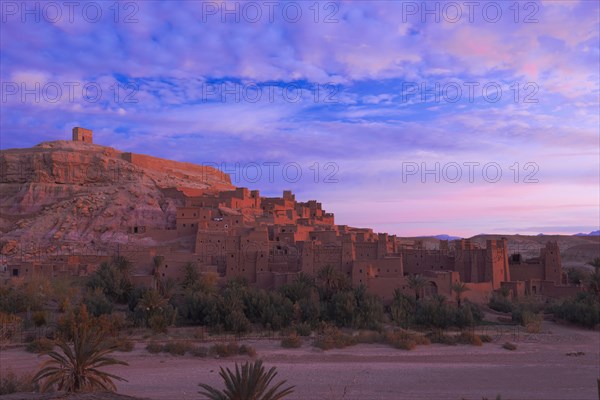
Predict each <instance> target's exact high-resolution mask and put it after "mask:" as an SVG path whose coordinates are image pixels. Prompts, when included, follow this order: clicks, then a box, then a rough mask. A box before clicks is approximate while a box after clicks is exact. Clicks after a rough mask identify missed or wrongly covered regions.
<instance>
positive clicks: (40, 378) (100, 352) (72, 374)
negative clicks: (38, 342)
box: [33, 305, 128, 392]
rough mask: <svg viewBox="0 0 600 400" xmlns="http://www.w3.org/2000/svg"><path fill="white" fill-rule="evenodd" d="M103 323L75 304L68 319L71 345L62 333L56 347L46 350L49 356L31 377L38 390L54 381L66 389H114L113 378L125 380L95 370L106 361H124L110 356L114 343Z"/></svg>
mask: <svg viewBox="0 0 600 400" xmlns="http://www.w3.org/2000/svg"><path fill="white" fill-rule="evenodd" d="M103 326H104V325H102V324H100V323H98V321H97V320H96V319H95V318H90V317H89V315H88V313H87V310H86V308H85V305H80V306H79V308H78V309H77V310H76V312H75V315H74V316H73V319H72V320H71V322H70V335H69V336H71V340H72V342H73V344H72V346H71V344H70V343H69V341H68V339H67V338H66V337H61V338H59V339H57V341H56V346H58V348H59V349H60V351H56V350H52V351H49V352H47V353H46V354H47V355H48V356H49V357H50V360H46V361H45V362H44V364H42V368H41V369H40V370H39V371H38V373H37V374H36V375H35V376H34V377H33V380H34V382H37V383H40V390H41V391H46V390H48V389H50V388H51V387H53V386H54V385H56V387H57V389H58V390H64V391H66V392H91V391H96V390H104V391H106V390H108V391H116V386H115V384H114V383H113V379H114V380H118V381H126V380H125V379H123V378H121V377H118V376H116V375H113V374H109V373H107V372H103V371H100V370H99V368H102V367H105V366H109V365H128V364H127V363H126V362H124V361H120V360H117V359H115V358H113V357H110V353H112V352H114V351H115V350H117V348H118V346H117V344H116V343H115V342H114V341H112V340H110V339H109V338H108V335H107V332H106V328H104V327H103Z"/></svg>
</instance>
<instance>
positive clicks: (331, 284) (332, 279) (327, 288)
mask: <svg viewBox="0 0 600 400" xmlns="http://www.w3.org/2000/svg"><path fill="white" fill-rule="evenodd" d="M317 279H318V280H319V281H320V282H321V285H322V287H323V290H324V292H325V295H326V297H331V296H332V295H333V294H335V293H337V292H339V291H340V290H343V289H345V288H346V287H347V286H348V281H347V279H346V276H345V275H344V274H343V273H341V272H340V271H338V270H337V269H335V267H333V266H331V265H329V264H328V265H326V266H324V267H323V268H321V270H320V271H319V273H318V274H317Z"/></svg>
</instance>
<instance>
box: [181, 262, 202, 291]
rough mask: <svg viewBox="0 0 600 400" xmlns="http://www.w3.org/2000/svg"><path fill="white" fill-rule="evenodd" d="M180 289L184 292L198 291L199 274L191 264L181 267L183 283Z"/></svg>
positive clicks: (194, 265) (193, 264)
mask: <svg viewBox="0 0 600 400" xmlns="http://www.w3.org/2000/svg"><path fill="white" fill-rule="evenodd" d="M181 287H182V288H183V289H184V290H192V291H196V290H199V289H200V272H199V271H198V267H197V266H196V264H195V263H193V262H188V263H186V264H185V265H184V266H183V281H182V282H181Z"/></svg>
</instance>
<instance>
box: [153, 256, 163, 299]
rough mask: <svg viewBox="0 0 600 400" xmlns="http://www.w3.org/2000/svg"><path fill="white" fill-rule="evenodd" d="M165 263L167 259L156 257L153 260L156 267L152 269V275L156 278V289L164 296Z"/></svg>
mask: <svg viewBox="0 0 600 400" xmlns="http://www.w3.org/2000/svg"><path fill="white" fill-rule="evenodd" d="M164 262H165V257H163V256H154V257H153V258H152V263H153V264H154V267H153V268H152V275H153V276H154V287H155V289H156V290H158V291H159V292H160V293H161V294H164V287H163V286H164V282H163V279H162V275H161V273H162V265H163V263H164Z"/></svg>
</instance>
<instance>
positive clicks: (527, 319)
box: [521, 311, 543, 333]
mask: <svg viewBox="0 0 600 400" xmlns="http://www.w3.org/2000/svg"><path fill="white" fill-rule="evenodd" d="M521 319H522V322H521V323H522V324H523V326H524V327H525V330H526V331H527V333H540V331H541V330H542V320H543V316H542V315H541V314H534V313H532V312H531V311H525V312H524V313H523V315H522V317H521Z"/></svg>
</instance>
